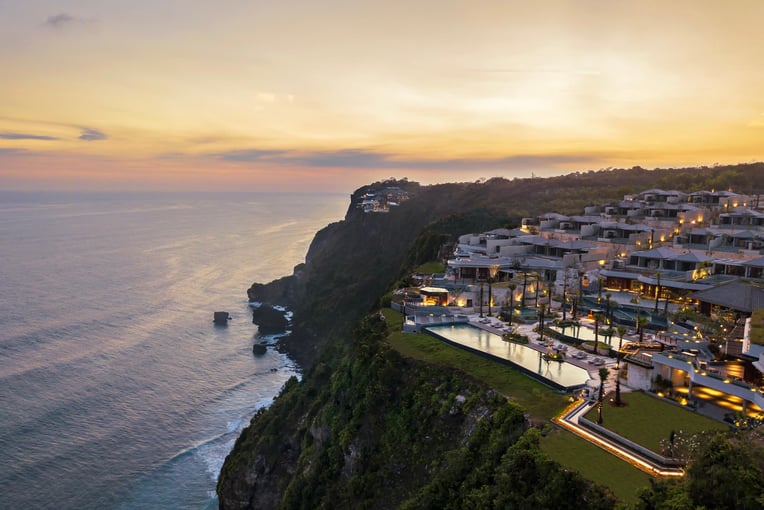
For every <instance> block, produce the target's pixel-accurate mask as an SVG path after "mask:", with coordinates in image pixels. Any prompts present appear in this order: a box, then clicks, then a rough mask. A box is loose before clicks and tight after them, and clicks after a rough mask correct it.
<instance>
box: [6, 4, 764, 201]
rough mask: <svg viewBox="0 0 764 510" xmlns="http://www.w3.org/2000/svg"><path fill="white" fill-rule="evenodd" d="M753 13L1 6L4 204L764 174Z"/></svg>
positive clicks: (712, 9)
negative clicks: (489, 181)
mask: <svg viewBox="0 0 764 510" xmlns="http://www.w3.org/2000/svg"><path fill="white" fill-rule="evenodd" d="M763 23H764V2H762V1H759V0H735V1H734V2H719V1H716V0H714V1H705V0H692V1H688V0H678V1H677V0H674V1H671V2H666V1H665V0H661V1H651V0H640V1H636V2H635V1H619V0H607V1H606V0H602V1H600V0H540V1H533V2H528V1H514V0H471V1H460V0H459V1H457V0H454V1H452V0H437V1H435V0H433V1H430V0H406V1H400V0H385V1H378V0H216V1H214V2H213V1H210V0H150V1H148V0H130V1H129V2H127V1H123V0H71V1H67V0H58V1H43V0H0V189H19V190H54V189H66V190H157V191H163V190H168V191H169V190H173V191H184V190H215V191H227V190H236V191H244V190H247V191H249V190H251V191H258V190H262V191H336V192H350V191H352V190H353V189H355V188H357V187H358V186H360V185H363V184H366V183H369V182H372V181H375V180H379V179H386V178H388V177H397V178H401V177H407V178H408V179H409V180H417V181H420V182H422V183H427V184H429V183H437V182H452V181H460V182H463V181H475V180H477V179H480V178H491V177H506V178H514V177H530V176H531V175H536V176H551V175H559V174H565V173H570V172H575V171H587V170H598V169H602V168H608V167H616V168H629V167H632V166H637V165H638V166H642V167H644V168H655V167H664V168H665V167H682V166H692V165H709V166H710V165H713V164H716V163H720V164H724V163H739V162H749V161H761V160H764V65H762V62H764V29H762V24H763Z"/></svg>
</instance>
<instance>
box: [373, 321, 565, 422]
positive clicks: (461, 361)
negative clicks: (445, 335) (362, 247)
mask: <svg viewBox="0 0 764 510" xmlns="http://www.w3.org/2000/svg"><path fill="white" fill-rule="evenodd" d="M383 313H384V314H385V317H386V318H387V323H388V326H389V330H390V331H391V333H390V335H389V336H388V342H389V343H390V345H392V346H393V348H394V349H395V350H397V351H398V352H400V353H401V354H402V355H403V356H406V357H410V358H415V359H420V360H423V361H427V362H428V363H433V364H436V365H445V366H449V367H453V368H456V369H459V370H461V371H462V372H464V373H466V374H468V375H470V376H472V377H474V378H476V379H479V380H481V381H483V382H484V383H486V384H487V385H489V386H490V387H491V388H493V389H495V390H496V391H498V392H500V393H502V394H503V395H506V396H507V397H508V398H509V399H510V400H511V401H512V402H515V403H517V404H519V405H520V406H521V407H522V408H523V409H525V411H527V412H528V413H530V415H531V416H532V417H533V418H535V419H538V420H549V419H551V418H552V417H554V416H555V415H557V414H558V413H559V412H560V411H562V410H563V409H564V408H565V406H566V405H567V403H568V400H567V396H566V395H564V394H561V393H560V392H559V391H557V390H555V389H553V388H550V387H548V386H545V385H543V384H541V383H540V382H538V381H536V380H535V379H532V378H530V377H528V376H527V375H524V374H522V373H521V372H519V371H516V370H513V369H512V368H511V367H508V366H507V365H505V364H503V363H500V362H498V361H492V360H490V359H488V358H485V357H483V356H479V355H477V354H473V353H471V352H467V351H464V350H462V349H458V348H456V347H452V346H450V345H448V344H445V343H443V342H441V341H439V340H438V339H436V338H434V337H432V336H430V335H425V334H412V333H402V332H401V331H400V330H401V316H400V314H399V313H398V312H396V311H394V310H390V309H385V310H383Z"/></svg>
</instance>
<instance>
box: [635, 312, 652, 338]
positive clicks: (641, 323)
mask: <svg viewBox="0 0 764 510" xmlns="http://www.w3.org/2000/svg"><path fill="white" fill-rule="evenodd" d="M637 313H639V311H637ZM648 322H649V321H648V320H647V317H642V316H641V315H637V330H638V331H639V343H642V341H643V340H644V338H645V326H647V323H648Z"/></svg>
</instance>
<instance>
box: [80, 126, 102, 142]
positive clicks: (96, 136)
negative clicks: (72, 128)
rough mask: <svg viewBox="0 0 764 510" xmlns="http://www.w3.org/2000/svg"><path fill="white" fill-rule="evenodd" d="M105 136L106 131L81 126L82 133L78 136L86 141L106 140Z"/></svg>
mask: <svg viewBox="0 0 764 510" xmlns="http://www.w3.org/2000/svg"><path fill="white" fill-rule="evenodd" d="M107 138H108V136H106V133H103V132H101V131H98V130H97V129H91V128H82V133H81V134H80V136H79V139H80V140H86V141H88V142H93V141H97V140H106V139H107Z"/></svg>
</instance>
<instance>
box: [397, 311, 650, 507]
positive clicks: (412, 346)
mask: <svg viewBox="0 0 764 510" xmlns="http://www.w3.org/2000/svg"><path fill="white" fill-rule="evenodd" d="M383 313H384V314H385V317H386V319H387V323H388V326H389V331H391V333H390V334H389V335H388V342H389V343H390V344H391V345H392V346H393V348H395V349H396V350H397V351H398V352H400V353H401V354H402V355H403V356H407V357H410V358H415V359H420V360H423V361H427V362H429V363H434V364H439V365H445V366H449V367H454V368H458V369H459V370H462V371H463V372H465V373H467V374H468V375H470V376H472V377H475V378H476V379H479V380H481V381H483V382H484V383H486V384H487V385H489V386H490V387H492V388H494V389H495V390H496V391H499V392H500V393H502V394H504V395H507V396H508V397H509V399H510V400H511V401H513V402H516V403H517V404H518V405H520V406H521V407H523V409H525V411H526V412H528V413H529V414H530V415H531V416H532V417H533V418H534V419H536V420H549V419H551V418H552V417H554V416H556V415H557V414H559V412H560V411H562V410H563V409H564V408H565V406H566V405H567V403H568V402H567V396H566V395H563V394H561V393H559V392H558V391H556V390H554V389H552V388H549V387H547V386H544V385H543V384H541V383H540V382H538V381H536V380H535V379H532V378H530V377H528V376H526V375H524V374H522V373H520V372H518V371H515V370H513V369H512V368H510V367H508V366H507V365H505V364H503V363H499V362H497V361H491V360H490V359H487V358H484V357H482V356H478V355H476V354H473V353H470V352H467V351H463V350H461V349H458V348H456V347H452V346H450V345H447V344H445V343H443V342H441V341H439V340H437V339H436V338H434V337H432V336H430V335H424V334H411V333H402V332H401V325H402V319H401V314H399V313H398V312H396V311H394V310H390V309H384V310H383ZM630 396H631V394H630V395H629V397H630ZM541 447H542V449H543V450H544V451H545V452H546V453H547V454H548V455H549V457H550V458H551V459H553V460H555V461H557V462H559V463H560V464H562V465H563V466H565V467H566V468H568V469H571V470H575V471H578V472H579V473H581V475H582V476H584V477H585V478H588V479H589V480H592V481H594V482H595V483H598V484H600V485H603V486H605V487H608V488H610V490H612V491H613V493H614V494H615V495H616V497H618V498H619V499H621V500H622V501H624V502H626V503H632V502H635V501H636V492H637V490H638V489H640V488H642V487H646V486H647V485H648V484H649V479H650V475H648V474H647V473H644V472H642V471H640V470H639V469H637V468H635V467H634V466H632V465H630V464H628V463H626V462H624V461H622V460H621V459H619V458H618V457H615V456H613V455H611V454H609V453H607V452H605V451H604V450H602V449H601V448H599V447H597V446H595V445H593V444H591V443H589V442H587V441H585V440H583V439H581V438H579V437H578V436H576V435H574V434H571V433H570V432H568V431H565V430H562V429H558V428H556V427H554V428H553V429H552V431H551V432H550V433H549V434H547V435H546V436H545V437H544V439H543V441H542V443H541Z"/></svg>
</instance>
